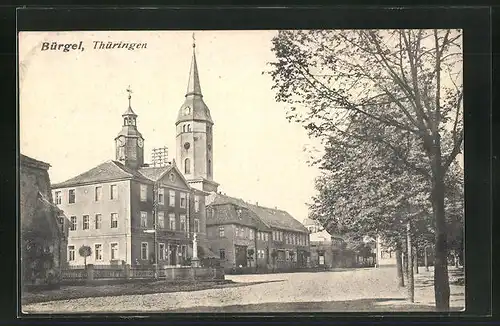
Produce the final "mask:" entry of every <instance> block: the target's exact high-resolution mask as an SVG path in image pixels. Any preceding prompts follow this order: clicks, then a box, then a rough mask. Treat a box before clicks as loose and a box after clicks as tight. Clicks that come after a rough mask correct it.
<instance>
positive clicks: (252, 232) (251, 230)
mask: <svg viewBox="0 0 500 326" xmlns="http://www.w3.org/2000/svg"><path fill="white" fill-rule="evenodd" d="M248 235H249V237H250V240H253V239H254V235H255V234H254V231H253V229H249V230H248Z"/></svg>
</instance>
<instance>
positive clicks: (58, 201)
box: [55, 191, 62, 205]
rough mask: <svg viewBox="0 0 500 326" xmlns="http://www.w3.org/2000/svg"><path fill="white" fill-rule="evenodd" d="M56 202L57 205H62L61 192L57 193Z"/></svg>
mask: <svg viewBox="0 0 500 326" xmlns="http://www.w3.org/2000/svg"><path fill="white" fill-rule="evenodd" d="M55 201H56V205H61V203H62V196H61V192H60V191H56V192H55Z"/></svg>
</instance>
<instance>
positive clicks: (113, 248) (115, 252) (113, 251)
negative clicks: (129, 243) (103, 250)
mask: <svg viewBox="0 0 500 326" xmlns="http://www.w3.org/2000/svg"><path fill="white" fill-rule="evenodd" d="M109 247H110V250H109V251H110V254H111V260H116V259H118V243H116V242H114V243H111V244H110V245H109Z"/></svg>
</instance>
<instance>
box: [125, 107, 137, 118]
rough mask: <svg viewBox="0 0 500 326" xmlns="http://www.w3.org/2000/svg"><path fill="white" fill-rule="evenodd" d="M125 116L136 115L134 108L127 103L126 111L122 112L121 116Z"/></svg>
mask: <svg viewBox="0 0 500 326" xmlns="http://www.w3.org/2000/svg"><path fill="white" fill-rule="evenodd" d="M126 116H134V117H137V114H135V112H134V110H132V107H131V106H130V105H129V106H128V108H127V111H125V112H124V113H123V114H122V117H126Z"/></svg>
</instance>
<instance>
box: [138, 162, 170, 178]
mask: <svg viewBox="0 0 500 326" xmlns="http://www.w3.org/2000/svg"><path fill="white" fill-rule="evenodd" d="M171 167H172V164H168V165H166V166H162V167H154V166H153V167H142V168H140V169H139V172H140V173H141V174H142V175H143V176H145V177H146V178H148V179H150V180H153V181H157V180H159V179H160V178H161V177H163V176H164V175H165V173H167V172H168V171H169V170H170V169H171Z"/></svg>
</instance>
